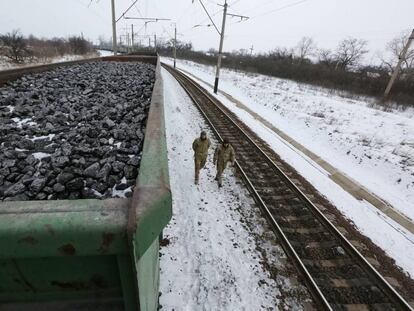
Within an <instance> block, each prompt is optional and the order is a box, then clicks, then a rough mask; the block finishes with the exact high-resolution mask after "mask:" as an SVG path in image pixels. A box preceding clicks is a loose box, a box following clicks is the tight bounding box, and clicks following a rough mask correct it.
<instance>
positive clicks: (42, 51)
mask: <svg viewBox="0 0 414 311" xmlns="http://www.w3.org/2000/svg"><path fill="white" fill-rule="evenodd" d="M93 51H94V48H93V45H92V43H91V42H89V41H88V40H86V39H84V38H83V37H82V36H70V37H68V38H67V39H64V38H53V39H41V38H37V37H35V36H33V35H30V36H28V37H24V36H23V35H22V34H21V33H20V32H19V31H18V30H13V31H12V32H9V33H6V34H0V56H2V57H4V58H6V59H7V60H9V61H10V62H13V63H24V62H35V61H46V60H47V59H49V58H54V57H62V56H64V55H69V54H70V55H85V54H88V53H91V52H93Z"/></svg>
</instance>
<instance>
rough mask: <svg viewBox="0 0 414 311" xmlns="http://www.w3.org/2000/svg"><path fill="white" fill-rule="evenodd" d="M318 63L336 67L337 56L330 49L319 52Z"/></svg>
mask: <svg viewBox="0 0 414 311" xmlns="http://www.w3.org/2000/svg"><path fill="white" fill-rule="evenodd" d="M318 62H319V63H320V64H323V65H326V66H329V67H335V66H336V61H335V55H334V53H333V52H332V51H331V50H330V49H319V50H318Z"/></svg>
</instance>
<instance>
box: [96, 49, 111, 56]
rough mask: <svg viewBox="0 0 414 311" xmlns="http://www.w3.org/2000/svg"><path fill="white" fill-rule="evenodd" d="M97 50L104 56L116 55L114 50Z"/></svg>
mask: <svg viewBox="0 0 414 311" xmlns="http://www.w3.org/2000/svg"><path fill="white" fill-rule="evenodd" d="M97 52H98V53H99V55H100V56H102V57H104V56H113V55H114V52H111V51H105V50H98V51H97Z"/></svg>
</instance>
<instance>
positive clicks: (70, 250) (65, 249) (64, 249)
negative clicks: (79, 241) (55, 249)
mask: <svg viewBox="0 0 414 311" xmlns="http://www.w3.org/2000/svg"><path fill="white" fill-rule="evenodd" d="M59 252H60V253H61V254H63V255H66V256H74V255H75V254H76V249H75V247H74V246H73V245H72V244H70V243H69V244H65V245H62V246H61V247H59Z"/></svg>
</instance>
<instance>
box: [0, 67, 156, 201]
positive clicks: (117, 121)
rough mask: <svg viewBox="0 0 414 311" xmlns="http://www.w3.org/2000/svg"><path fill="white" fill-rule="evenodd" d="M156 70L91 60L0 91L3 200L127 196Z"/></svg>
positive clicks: (137, 161) (137, 163) (137, 162)
mask: <svg viewBox="0 0 414 311" xmlns="http://www.w3.org/2000/svg"><path fill="white" fill-rule="evenodd" d="M154 82H155V67H154V66H153V65H150V64H142V63H132V62H91V63H85V64H80V65H74V66H70V67H62V68H58V69H56V70H53V71H49V72H44V73H40V74H32V75H27V76H24V77H22V78H20V79H19V80H16V81H13V82H9V83H8V84H7V85H5V86H3V87H1V88H0V200H13V201H16V200H18V201H24V200H56V199H81V198H109V197H128V196H130V195H131V194H132V190H133V187H134V185H135V182H136V179H137V175H138V171H139V166H140V161H141V154H142V147H143V141H144V135H145V126H146V121H147V117H148V110H149V106H150V101H151V95H152V89H153V86H154Z"/></svg>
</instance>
